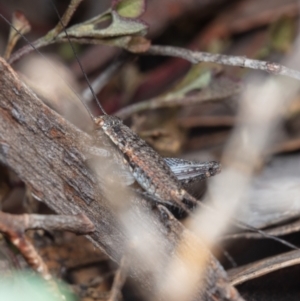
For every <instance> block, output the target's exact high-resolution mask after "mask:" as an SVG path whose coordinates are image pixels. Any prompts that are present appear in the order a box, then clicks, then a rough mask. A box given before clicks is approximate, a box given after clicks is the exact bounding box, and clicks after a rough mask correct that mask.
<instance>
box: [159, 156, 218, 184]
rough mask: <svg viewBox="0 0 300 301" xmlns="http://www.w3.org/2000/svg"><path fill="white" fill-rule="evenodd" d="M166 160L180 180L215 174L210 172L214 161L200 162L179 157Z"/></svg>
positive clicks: (190, 179) (201, 177)
mask: <svg viewBox="0 0 300 301" xmlns="http://www.w3.org/2000/svg"><path fill="white" fill-rule="evenodd" d="M164 160H165V162H166V163H167V164H168V166H169V167H170V168H171V170H172V172H173V173H174V174H175V175H176V177H177V178H178V180H180V181H193V180H196V179H197V180H204V179H206V178H208V177H210V176H211V175H213V174H211V173H210V170H211V169H212V162H198V161H190V160H184V159H178V158H165V159H164ZM214 163H215V164H217V163H216V162H214ZM216 173H217V172H216Z"/></svg>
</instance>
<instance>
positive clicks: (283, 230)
mask: <svg viewBox="0 0 300 301" xmlns="http://www.w3.org/2000/svg"><path fill="white" fill-rule="evenodd" d="M298 231H300V220H297V221H295V222H293V223H289V224H287V225H284V226H279V227H274V228H272V229H268V230H264V233H267V234H269V235H274V236H283V235H287V234H291V233H295V232H298ZM240 238H245V239H263V238H265V237H264V236H263V235H261V234H260V233H250V232H244V233H236V234H230V235H226V236H225V237H222V240H228V239H240Z"/></svg>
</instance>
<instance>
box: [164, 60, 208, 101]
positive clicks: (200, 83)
mask: <svg viewBox="0 0 300 301" xmlns="http://www.w3.org/2000/svg"><path fill="white" fill-rule="evenodd" d="M211 79H212V71H211V70H207V69H206V68H205V69H204V68H203V67H202V65H194V66H193V67H192V68H191V69H190V71H189V72H188V74H187V75H186V76H185V77H184V78H183V79H182V80H181V81H180V82H179V83H178V84H177V85H176V87H175V88H174V89H172V91H171V92H169V93H168V94H167V95H166V99H168V98H173V97H174V96H177V97H178V96H184V95H186V94H188V93H189V92H191V91H193V90H200V89H203V88H205V87H207V86H208V85H209V84H210V82H211Z"/></svg>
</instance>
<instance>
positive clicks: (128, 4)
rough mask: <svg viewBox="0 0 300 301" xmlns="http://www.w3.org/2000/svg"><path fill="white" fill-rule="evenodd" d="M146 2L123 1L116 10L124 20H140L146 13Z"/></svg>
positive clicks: (140, 0) (142, 0)
mask: <svg viewBox="0 0 300 301" xmlns="http://www.w3.org/2000/svg"><path fill="white" fill-rule="evenodd" d="M145 6H146V4H145V0H121V1H118V3H117V4H116V5H115V7H114V9H115V10H116V11H117V12H118V14H119V15H120V16H122V17H124V18H130V19H135V18H138V17H139V16H140V15H141V14H143V13H144V11H145Z"/></svg>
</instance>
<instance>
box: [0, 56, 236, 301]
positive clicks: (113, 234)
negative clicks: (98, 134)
mask: <svg viewBox="0 0 300 301" xmlns="http://www.w3.org/2000/svg"><path fill="white" fill-rule="evenodd" d="M91 144H92V137H90V136H89V135H87V134H85V133H83V132H81V131H80V130H78V129H77V128H76V127H74V126H73V125H71V124H70V123H69V122H67V121H66V120H65V119H64V118H62V117H61V116H59V115H58V114H56V113H55V112H53V111H52V110H51V109H49V108H48V107H47V106H45V105H44V104H43V103H42V102H41V101H40V100H39V99H38V98H37V96H36V95H35V94H34V93H33V92H32V91H31V90H30V89H29V88H27V87H26V86H25V84H23V83H22V82H21V81H20V79H19V78H18V76H17V74H16V73H15V72H14V71H13V70H12V68H11V67H10V66H9V65H8V64H7V63H6V62H5V61H4V60H3V59H2V58H0V161H1V162H2V163H3V164H5V165H7V166H9V167H10V168H11V169H12V170H13V171H14V172H16V173H17V174H18V176H19V177H20V178H21V179H22V180H23V181H24V182H25V183H26V185H28V187H29V188H30V190H31V193H32V194H33V196H34V197H35V198H37V199H39V200H41V201H43V202H44V203H46V204H47V205H48V206H49V207H51V208H52V209H53V210H55V211H56V212H57V213H58V214H67V215H70V214H79V213H83V214H85V215H86V216H87V217H88V218H89V219H90V220H91V221H92V222H93V223H94V225H95V229H96V230H95V232H93V233H92V234H91V235H89V236H88V238H89V239H91V240H92V241H93V243H94V244H95V246H97V247H99V248H100V249H101V250H103V251H104V252H105V253H107V254H108V256H109V257H110V258H112V259H113V260H114V261H117V262H120V260H121V257H122V254H124V253H125V245H126V243H127V242H128V237H126V234H124V231H122V227H120V221H119V220H118V219H117V217H116V215H115V213H114V211H113V209H112V208H111V206H109V205H108V202H107V201H106V200H105V198H104V197H103V195H102V194H101V188H100V187H99V185H98V183H97V181H96V180H95V176H94V175H93V173H92V172H91V171H90V170H89V169H88V168H87V167H86V165H85V162H84V153H83V149H84V147H86V145H91ZM120 201H121V200H120ZM131 207H132V209H131V210H132V212H133V218H134V219H136V221H137V226H138V227H140V228H143V227H147V226H144V225H143V223H141V222H140V217H141V208H143V210H144V209H145V210H147V212H149V218H150V221H151V222H152V221H153V224H155V225H158V227H156V228H153V229H146V230H147V231H149V232H151V231H152V232H153V231H159V232H160V233H157V232H156V233H152V234H153V235H154V236H159V237H160V242H159V243H160V244H161V245H163V246H165V248H162V250H164V252H163V253H164V254H161V255H162V256H161V258H164V259H165V260H163V261H161V264H159V263H157V264H156V265H155V269H156V270H155V273H162V270H164V264H165V263H166V262H168V259H169V256H170V254H173V252H172V249H173V248H175V246H176V244H177V242H178V240H179V239H180V236H181V233H180V232H181V231H171V230H170V229H171V228H172V229H174V227H171V228H170V226H168V225H167V224H166V223H164V222H163V218H161V214H160V213H159V211H155V212H154V211H153V210H151V208H150V206H149V205H148V203H147V202H145V201H144V200H142V199H137V198H135V201H134V202H132V206H131ZM151 219H152V220H151ZM172 223H173V224H176V223H179V222H178V221H177V220H175V219H174V220H173V221H172ZM157 229H158V230H157ZM81 247H84V246H81ZM166 250H167V252H166ZM199 252H201V250H199ZM205 252H207V250H205ZM136 260H141V259H136ZM208 262H209V263H208V267H207V272H206V275H207V277H206V279H205V281H204V282H203V283H202V285H201V286H199V290H198V291H199V293H198V294H197V296H198V297H196V298H195V299H194V300H242V299H241V298H240V297H239V295H238V293H237V292H236V290H235V289H234V288H233V287H232V286H230V284H229V282H228V280H227V275H226V273H225V272H224V270H223V268H222V267H221V266H220V265H219V263H218V262H217V260H216V259H215V258H214V257H212V256H211V260H209V261H208ZM132 266H133V267H134V268H131V269H130V268H129V274H134V275H135V276H136V277H135V278H136V279H138V281H139V284H140V286H141V287H142V288H143V289H144V290H145V291H146V293H147V294H148V296H149V294H150V292H155V289H154V288H155V282H154V281H155V277H157V275H155V273H153V275H149V270H147V268H145V266H144V265H143V264H142V262H139V263H138V264H134V263H133V265H132ZM153 271H154V270H153ZM146 288H147V289H146ZM203 297H204V298H203Z"/></svg>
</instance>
